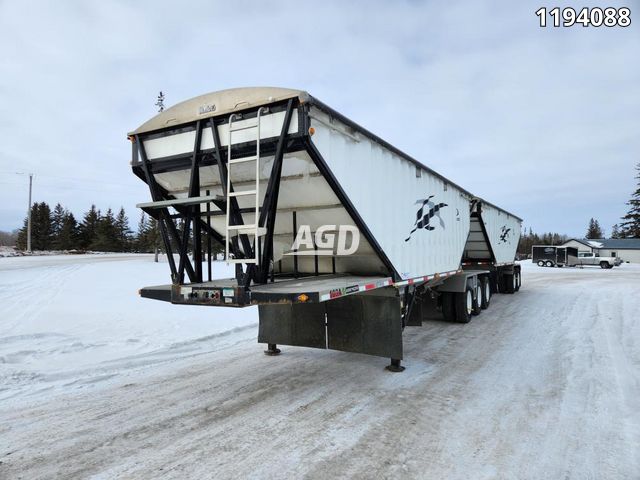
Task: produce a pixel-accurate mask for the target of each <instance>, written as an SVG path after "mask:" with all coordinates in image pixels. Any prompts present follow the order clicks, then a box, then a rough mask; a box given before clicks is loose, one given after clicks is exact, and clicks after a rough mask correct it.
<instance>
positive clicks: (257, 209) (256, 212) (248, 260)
mask: <svg viewBox="0 0 640 480" xmlns="http://www.w3.org/2000/svg"><path fill="white" fill-rule="evenodd" d="M267 111H268V108H266V107H260V108H259V109H258V112H257V115H256V125H251V126H250V127H247V128H246V129H248V128H256V129H257V132H256V137H257V138H256V155H255V162H256V171H255V189H254V190H253V191H245V192H244V193H243V192H242V191H240V192H233V193H231V170H232V168H231V166H232V165H235V164H237V163H242V162H238V161H233V159H232V158H231V149H232V146H233V142H232V138H231V137H232V133H233V132H234V131H240V130H245V128H235V129H234V128H233V121H234V120H236V119H239V118H241V117H240V116H239V115H238V114H235V113H232V114H231V115H230V116H229V128H228V132H227V135H228V148H227V190H226V192H227V202H226V224H225V259H226V260H227V263H240V262H230V261H229V227H230V226H232V225H230V224H229V221H230V217H231V202H230V201H229V200H230V198H231V197H238V196H249V195H254V196H255V210H254V215H255V219H254V223H253V226H254V231H253V235H254V237H253V239H254V241H253V258H247V255H248V253H249V252H244V253H245V258H244V259H243V260H244V262H242V263H253V264H258V263H259V262H260V256H259V253H260V252H258V238H259V225H258V218H259V212H260V204H259V202H260V123H261V115H262V113H263V112H267Z"/></svg>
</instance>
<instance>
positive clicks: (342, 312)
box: [326, 295, 402, 359]
mask: <svg viewBox="0 0 640 480" xmlns="http://www.w3.org/2000/svg"><path fill="white" fill-rule="evenodd" d="M326 311H327V346H328V348H330V349H332V350H342V351H344V352H354V353H365V354H367V355H377V356H380V357H389V358H395V359H402V319H401V316H400V299H399V298H398V297H388V296H379V297H378V296H366V295H352V296H348V297H343V298H338V299H335V300H332V301H329V302H326Z"/></svg>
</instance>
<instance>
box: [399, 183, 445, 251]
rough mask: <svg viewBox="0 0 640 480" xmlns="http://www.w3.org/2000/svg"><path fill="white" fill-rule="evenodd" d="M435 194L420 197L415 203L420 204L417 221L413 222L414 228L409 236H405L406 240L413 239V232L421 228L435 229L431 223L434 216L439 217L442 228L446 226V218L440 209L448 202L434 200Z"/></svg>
mask: <svg viewBox="0 0 640 480" xmlns="http://www.w3.org/2000/svg"><path fill="white" fill-rule="evenodd" d="M434 196H435V195H430V196H429V197H427V198H426V199H420V200H417V201H416V203H415V205H420V208H418V211H417V212H416V221H415V223H414V224H413V230H411V232H410V233H409V236H408V237H407V238H405V240H404V241H405V242H408V241H409V240H410V239H411V235H413V233H414V232H415V231H416V230H418V229H419V228H423V229H425V230H429V231H431V230H435V228H436V227H434V226H433V225H431V219H432V218H433V217H438V220H439V222H440V226H441V227H442V228H445V224H444V220H443V219H442V217H441V216H440V209H442V208H444V207H447V206H448V205H447V204H446V203H437V204H436V203H434V202H432V201H431V199H432V198H433V197H434ZM425 212H426V213H425Z"/></svg>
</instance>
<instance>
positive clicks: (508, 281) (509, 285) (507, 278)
mask: <svg viewBox="0 0 640 480" xmlns="http://www.w3.org/2000/svg"><path fill="white" fill-rule="evenodd" d="M504 283H505V289H504V291H505V293H515V291H516V276H515V273H507V274H505V275H504Z"/></svg>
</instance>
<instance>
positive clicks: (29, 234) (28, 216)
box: [27, 173, 33, 253]
mask: <svg viewBox="0 0 640 480" xmlns="http://www.w3.org/2000/svg"><path fill="white" fill-rule="evenodd" d="M32 186H33V173H30V174H29V209H28V210H27V253H31V189H32Z"/></svg>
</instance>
